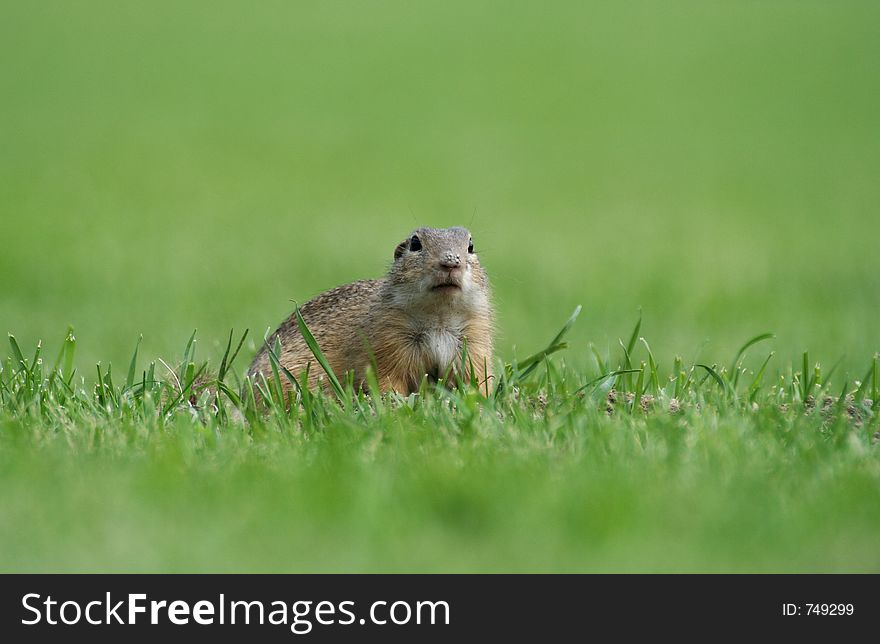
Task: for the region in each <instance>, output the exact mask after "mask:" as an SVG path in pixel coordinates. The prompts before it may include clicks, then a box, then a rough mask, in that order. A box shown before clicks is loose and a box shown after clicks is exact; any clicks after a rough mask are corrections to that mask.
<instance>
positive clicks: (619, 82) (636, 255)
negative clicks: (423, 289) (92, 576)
mask: <svg viewBox="0 0 880 644" xmlns="http://www.w3.org/2000/svg"><path fill="white" fill-rule="evenodd" d="M2 15H3V20H0V95H2V97H3V100H2V101H0V143H2V149H3V153H2V154H0V332H3V331H9V332H11V333H12V334H14V335H15V337H16V338H17V340H18V344H19V345H20V347H21V348H22V352H23V353H24V354H25V355H24V356H23V357H25V358H26V361H27V363H28V368H29V369H30V368H31V363H32V361H33V350H34V348H35V347H36V346H37V343H38V342H39V341H41V340H42V341H43V347H44V355H43V363H42V365H35V366H34V374H32V375H26V374H22V369H23V368H22V367H21V366H20V361H19V360H18V358H17V356H14V355H13V354H14V351H13V350H12V347H10V348H9V352H8V355H10V356H12V357H13V360H12V362H11V363H9V362H7V363H4V366H3V374H2V377H0V381H2V382H3V383H4V387H5V389H0V425H2V439H0V440H2V442H0V486H2V489H3V494H2V495H0V568H2V569H6V570H61V569H64V570H68V569H78V570H131V569H137V570H155V569H165V570H221V569H234V570H245V569H248V570H251V569H252V570H292V569H296V570H328V569H345V570H349V569H353V570H415V569H419V570H447V569H449V570H451V569H459V570H522V569H528V570H645V569H648V570H661V569H662V570H722V569H723V570H793V571H797V570H817V569H818V570H841V569H843V570H874V571H876V570H877V569H878V557H877V555H876V554H875V552H874V550H876V549H872V548H871V544H872V543H874V542H876V538H873V540H872V537H876V534H877V528H878V523H880V521H878V516H877V512H878V511H877V510H876V508H877V507H878V506H880V503H878V498H877V490H878V489H880V476H878V471H877V447H876V446H874V445H873V444H872V443H871V440H872V438H871V437H872V435H873V433H874V432H876V431H877V421H876V416H875V415H874V414H875V412H876V409H871V410H869V409H865V408H864V399H870V400H871V401H872V407H873V405H874V403H876V401H877V399H878V395H877V394H876V392H875V389H876V382H877V378H876V376H875V375H874V374H875V370H876V367H875V361H874V360H872V357H873V356H874V355H876V353H877V352H878V351H880V337H878V332H877V329H878V328H880V327H878V320H880V297H878V294H880V255H878V253H877V240H878V239H880V212H878V205H877V204H880V182H878V181H877V180H876V177H878V176H880V144H878V137H877V132H880V75H878V74H877V65H876V61H877V60H880V38H877V33H876V31H877V29H876V25H877V24H880V4H878V3H876V2H871V1H867V0H865V1H859V0H843V1H840V2H821V1H816V0H803V1H795V0H787V1H779V2H772V3H766V2H764V3H759V2H726V3H721V2H713V3H706V2H702V1H699V0H673V1H671V2H656V1H654V0H636V1H634V2H628V3H613V2H604V1H595V2H593V1H585V2H560V3H554V4H553V5H552V6H544V5H539V4H535V3H517V2H500V1H499V2H479V3H474V2H458V1H453V2H446V3H429V2H395V1H380V2H371V3H364V4H362V5H361V4H356V3H350V2H344V3H337V2H321V3H289V2H266V3H261V4H260V5H259V6H254V5H253V4H248V3H241V2H228V1H221V2H210V3H208V2H187V3H185V5H181V4H180V3H177V2H169V1H164V0H159V1H157V2H152V3H149V4H133V3H118V2H109V1H89V2H83V3H76V5H73V4H63V3H57V2H29V3H11V2H6V3H3V14H2ZM455 224H458V225H467V226H469V227H470V228H471V229H472V231H473V233H474V239H475V243H476V248H477V251H478V252H479V253H480V257H481V262H482V263H483V265H484V266H485V267H486V269H487V270H488V273H489V275H490V278H491V280H492V285H493V293H494V302H495V306H496V309H497V314H498V315H497V318H498V325H499V334H498V355H499V359H500V360H502V361H504V362H506V363H511V364H513V363H518V365H519V366H518V371H517V373H521V371H524V370H525V369H528V368H529V367H530V366H533V370H532V371H531V373H529V374H528V376H527V378H526V380H524V381H523V382H521V383H519V384H518V385H517V389H514V387H513V386H512V383H511V387H510V388H509V389H508V390H506V391H505V392H504V393H503V394H502V395H501V396H499V397H498V398H496V399H493V400H492V401H491V402H489V403H480V408H481V409H482V410H483V411H482V412H479V413H478V412H476V411H474V410H476V409H477V408H478V407H477V405H478V399H477V398H476V397H475V396H472V397H470V398H469V397H467V396H465V399H463V400H462V401H458V400H456V402H455V405H456V408H457V411H456V413H452V412H451V411H449V410H444V409H443V408H442V406H443V404H446V403H444V400H446V399H441V398H438V397H437V396H436V395H434V394H431V393H430V392H426V395H425V397H424V398H423V399H419V400H420V402H419V403H418V405H416V408H415V409H411V407H410V405H409V404H403V403H401V402H400V401H386V402H384V403H382V405H380V407H379V408H377V409H375V411H376V415H375V416H374V415H373V414H372V413H368V412H366V411H364V410H360V409H359V408H355V407H352V406H351V405H350V404H349V403H348V402H346V405H347V406H343V407H337V403H336V402H334V401H335V399H336V396H335V394H333V395H331V396H330V397H329V398H320V399H314V400H313V399H312V398H310V397H309V398H305V399H304V400H305V402H307V403H308V404H309V405H311V407H310V408H309V410H308V411H307V412H306V411H304V410H303V408H302V406H296V407H295V409H296V410H297V411H296V412H295V413H296V414H298V416H294V417H292V418H288V417H287V416H286V415H284V414H281V413H280V412H278V411H277V410H276V411H275V412H273V413H272V414H271V415H270V417H269V418H267V419H265V420H258V419H257V417H256V416H255V413H254V411H253V409H252V408H249V404H250V403H249V401H248V400H247V399H245V400H244V401H242V400H238V401H237V402H231V401H230V399H229V398H230V396H232V397H239V398H240V397H241V394H242V389H241V388H240V386H239V385H240V383H239V379H240V378H241V376H242V374H243V372H244V367H245V363H246V362H247V361H248V360H249V359H250V358H251V357H252V355H253V354H254V352H255V350H256V347H257V344H258V343H259V342H260V341H261V339H262V337H263V334H264V332H265V331H266V329H267V328H269V327H273V328H274V326H275V325H276V324H277V323H278V322H279V321H280V320H281V319H283V318H284V316H286V315H288V314H289V313H290V311H291V309H292V308H293V305H292V301H298V302H305V301H306V300H307V299H308V298H309V297H311V296H313V295H315V294H317V293H318V292H320V291H322V290H325V289H327V288H331V287H333V286H336V285H339V284H342V283H345V282H349V281H352V280H355V279H361V278H367V277H376V276H379V275H381V274H382V273H383V272H384V271H385V269H386V267H387V265H388V263H389V262H390V260H391V256H392V252H393V249H394V246H395V245H396V243H397V242H399V241H400V240H401V239H403V238H404V236H405V235H406V234H407V233H408V232H409V231H410V230H411V229H413V228H415V227H417V226H420V225H432V226H444V225H455ZM578 304H582V305H583V311H582V313H581V315H580V317H579V318H578V321H577V323H576V324H575V325H574V327H573V328H572V329H571V330H570V332H569V333H568V334H567V335H566V336H565V338H564V339H562V340H561V342H565V343H567V344H568V347H567V349H565V350H562V349H559V350H558V351H555V352H554V353H553V355H552V356H551V357H550V359H549V362H548V361H546V360H544V359H543V357H542V356H539V357H538V358H536V359H535V361H533V362H532V363H531V364H528V363H527V361H526V357H527V356H530V355H532V354H533V352H535V351H538V350H540V348H541V347H544V346H548V347H552V345H553V343H549V344H548V340H549V339H550V338H552V337H553V334H554V332H555V330H556V329H557V328H558V327H559V326H560V323H561V322H562V321H563V320H565V316H566V315H567V314H568V313H569V312H570V311H572V310H573V309H574V308H575V306H577V305H578ZM640 307H641V310H643V311H644V318H645V319H644V325H643V328H642V329H640V330H639V331H638V332H637V333H632V325H633V319H634V316H635V315H637V313H636V312H637V311H638V310H639V309H640ZM69 325H70V326H73V327H74V328H75V329H76V343H75V344H76V346H75V349H76V351H75V352H74V351H73V348H74V347H73V344H74V343H73V341H70V342H64V341H63V339H64V337H63V331H64V329H66V328H67V327H68V326H69ZM230 328H235V329H246V328H247V329H250V330H251V332H250V334H249V335H248V337H247V338H246V340H245V342H244V344H243V345H242V346H241V349H240V352H239V355H238V357H237V359H236V361H235V362H234V363H233V364H232V366H231V368H230V367H229V365H228V364H227V365H226V366H225V367H224V368H223V369H221V368H220V367H221V361H222V358H223V356H224V353H225V351H226V347H227V343H228V341H229V329H230ZM192 329H198V334H197V336H196V340H195V341H194V344H190V345H189V347H188V349H187V351H186V353H187V354H188V355H184V353H182V352H181V349H182V348H183V347H184V346H186V345H185V343H184V342H182V341H181V340H184V339H186V338H187V337H189V334H190V333H191V332H192ZM765 331H767V332H773V333H774V334H775V337H774V338H772V339H764V340H762V341H760V342H759V343H757V344H755V345H754V346H752V347H750V348H749V349H748V351H747V352H746V353H745V356H744V357H742V359H741V360H740V359H734V358H735V356H736V355H737V352H738V350H739V348H740V347H741V346H743V344H744V343H745V342H746V340H748V339H749V338H751V337H754V336H756V335H757V334H759V333H762V332H765ZM641 336H645V337H647V338H648V339H649V340H650V349H649V348H648V345H646V344H645V343H642V342H641V341H640V340H639V338H640V337H641ZM138 337H142V340H141V341H140V342H139V343H138V340H137V339H138ZM240 337H241V336H239V335H238V334H236V335H235V336H234V337H233V338H232V341H231V345H232V346H231V347H230V349H229V354H227V356H229V355H231V354H232V352H233V351H234V350H235V348H236V346H237V343H238V339H239V338H240ZM621 339H622V344H623V345H624V347H621V344H620V343H619V340H621ZM136 344H138V347H139V348H138V352H137V361H136V368H135V369H134V370H133V371H131V370H130V368H129V367H130V364H131V362H132V360H131V358H132V353H133V351H134V347H135V345H136ZM65 347H66V350H65ZM624 348H626V349H627V353H628V354H629V355H628V356H627V355H625V354H624V351H623V349H624ZM771 351H773V352H775V353H774V356H773V357H772V358H770V360H769V362H767V366H766V368H765V370H764V372H763V375H762V377H761V378H758V377H757V376H758V374H759V372H760V371H761V368H762V365H763V364H764V362H765V360H766V359H767V357H768V355H769V354H770V353H771ZM59 352H61V360H60V362H59V363H58V365H57V369H56V368H55V367H56V364H55V362H56V360H55V359H56V356H57V355H58V354H59ZM805 352H806V353H805ZM597 354H598V358H597ZM0 355H3V352H0ZM194 355H195V356H197V357H198V358H197V359H194V358H193V356H194ZM159 358H162V359H164V360H165V362H167V363H168V364H169V365H171V366H172V367H173V368H174V370H175V372H176V373H175V377H172V376H171V375H170V374H169V372H168V371H167V370H166V369H165V367H164V366H163V365H162V363H161V362H159ZM204 361H209V362H210V365H209V366H208V368H207V369H206V370H205V371H203V372H202V374H200V375H199V378H198V379H196V378H195V376H196V375H197V374H198V371H199V369H200V368H201V367H202V364H203V363H204ZM740 362H742V365H743V369H745V372H741V371H740V370H738V369H737V368H736V365H737V364H738V363H740ZM96 363H100V366H99V368H98V369H96V368H95V364H96ZM152 363H155V364H156V367H155V370H154V372H153V377H150V378H148V379H147V380H149V381H151V382H150V383H149V384H148V386H147V387H144V380H145V378H144V371H148V370H149V365H150V364H152ZM642 363H645V368H644V369H643V367H642ZM816 363H821V365H822V368H821V369H820V370H819V373H818V375H817V373H816V370H815V365H816ZM190 365H192V367H190ZM548 365H550V366H549V367H548ZM699 365H704V366H699ZM835 365H836V367H835ZM832 367H835V368H834V370H833V373H832ZM74 369H76V376H75V377H74V378H73V380H71V381H70V383H69V385H68V386H69V387H70V388H71V389H72V392H71V391H67V389H66V388H65V386H64V385H63V384H62V382H66V381H67V379H68V378H69V377H70V374H71V373H72V372H73V370H74ZM59 371H60V373H61V374H63V375H62V376H57V375H56V376H53V375H52V374H54V373H58V372H59ZM219 371H223V372H224V373H223V381H224V383H226V389H227V391H224V392H223V400H224V401H225V402H224V405H223V406H222V407H223V409H224V410H227V407H228V408H229V409H228V410H227V411H229V412H230V413H231V409H232V408H233V407H235V408H239V409H240V412H241V413H242V414H244V416H245V418H246V419H249V420H248V424H246V425H244V424H243V421H242V420H241V419H240V418H239V417H238V415H237V414H232V415H231V416H230V417H226V416H223V415H222V414H223V412H221V416H220V417H219V418H215V417H214V416H211V415H210V414H208V413H207V412H205V411H197V412H194V411H193V410H192V409H191V408H190V407H189V394H190V393H191V392H187V391H184V392H181V391H180V389H181V388H182V387H184V386H185V385H186V384H187V383H188V382H189V381H190V379H192V380H194V381H195V382H196V383H197V384H198V383H200V382H202V381H203V379H204V377H205V375H206V374H214V375H217V374H218V372H219ZM613 371H622V372H626V373H620V374H619V375H618V376H616V381H615V383H614V388H615V390H616V391H617V392H618V402H617V405H616V407H615V410H614V413H613V414H612V415H611V416H610V417H609V416H606V414H605V406H606V402H605V398H604V396H607V391H606V389H607V387H608V384H609V383H608V382H606V381H604V380H603V379H601V378H600V376H602V375H603V374H604V373H608V372H613ZM13 372H15V374H13ZM682 372H683V373H684V374H685V375H684V376H681V373H682ZM129 374H131V375H129ZM866 374H868V377H866ZM340 376H341V374H340ZM513 376H514V374H513V373H512V374H511V377H513ZM175 378H176V380H175ZM279 378H286V375H285V374H283V372H282V373H279ZM597 378H600V380H599V381H598V382H593V381H594V380H596V379H597ZM50 380H51V382H50ZM99 380H100V381H101V382H103V383H104V385H101V386H100V387H98V389H97V390H96V389H95V387H96V383H97V382H98V381H99ZM154 380H155V381H157V382H155V383H153V382H152V381H154ZM178 381H179V382H178ZM857 382H858V383H860V384H858V385H857V384H856V383H857ZM138 383H140V388H139V387H138ZM260 384H261V386H264V387H266V388H267V390H266V393H267V394H270V397H271V392H270V391H269V389H271V388H273V387H275V386H276V385H277V383H276V384H273V383H272V382H267V383H260ZM597 384H598V385H599V387H598V388H596V387H595V386H596V385H597ZM585 385H588V386H586V387H585ZM753 385H754V386H753ZM344 386H345V382H344V379H342V380H341V382H340V387H344ZM582 388H583V389H582ZM676 388H677V389H678V393H676ZM579 389H580V391H578V390H579ZM642 390H646V391H647V393H648V394H649V395H651V396H654V397H655V399H656V400H655V404H654V405H653V407H652V408H651V410H650V412H649V413H648V414H647V415H645V414H643V413H642V412H641V409H640V406H638V405H637V406H636V407H635V409H632V410H630V409H628V408H627V407H626V405H627V403H626V392H631V393H633V395H634V399H635V400H640V399H641V394H642ZM660 390H663V393H660ZM147 393H149V394H150V395H149V396H147ZM244 393H245V394H247V391H244ZM50 394H51V395H50ZM847 394H849V395H851V396H852V401H847V399H846V396H847ZM808 395H813V396H814V398H815V400H816V401H817V408H816V409H814V410H813V411H812V412H811V413H810V414H806V413H805V412H806V411H807V409H806V408H805V406H804V400H805V399H806V398H807V396H808ZM620 396H622V398H620ZM825 396H830V397H831V398H832V401H833V404H832V409H831V410H826V413H825V414H823V413H822V405H823V400H824V397H825ZM671 397H676V398H677V399H678V400H679V401H680V402H681V405H682V410H681V412H680V413H677V414H669V413H668V408H669V404H670V402H671V400H670V399H671ZM175 398H179V399H178V400H177V401H175ZM346 401H347V399H346ZM753 402H754V403H756V404H757V407H758V408H757V410H753V409H752V403H753ZM172 403H173V404H172ZM447 403H448V401H447ZM372 404H375V400H374V402H373V403H372ZM151 405H153V406H154V408H153V407H151ZM780 405H788V407H787V409H786V410H785V411H781V410H780ZM108 406H109V410H108ZM166 407H168V409H166ZM249 410H250V411H249ZM166 412H167V413H166ZM498 412H500V413H501V417H499V416H498ZM859 415H861V418H859ZM502 418H503V420H502ZM859 422H860V423H861V424H859Z"/></svg>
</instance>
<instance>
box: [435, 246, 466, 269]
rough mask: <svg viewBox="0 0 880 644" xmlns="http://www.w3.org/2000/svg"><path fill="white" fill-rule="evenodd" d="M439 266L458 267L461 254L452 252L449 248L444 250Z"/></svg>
mask: <svg viewBox="0 0 880 644" xmlns="http://www.w3.org/2000/svg"><path fill="white" fill-rule="evenodd" d="M440 266H442V267H443V268H458V267H459V266H461V255H458V254H457V253H453V252H452V251H451V250H448V251H446V252H445V253H443V256H442V257H441V258H440Z"/></svg>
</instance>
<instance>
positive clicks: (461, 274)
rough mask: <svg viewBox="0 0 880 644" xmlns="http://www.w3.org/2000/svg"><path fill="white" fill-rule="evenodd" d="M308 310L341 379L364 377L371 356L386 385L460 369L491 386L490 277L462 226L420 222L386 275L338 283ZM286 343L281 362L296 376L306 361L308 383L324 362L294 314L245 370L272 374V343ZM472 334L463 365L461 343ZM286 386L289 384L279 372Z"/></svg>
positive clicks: (404, 385)
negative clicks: (319, 360) (425, 225)
mask: <svg viewBox="0 0 880 644" xmlns="http://www.w3.org/2000/svg"><path fill="white" fill-rule="evenodd" d="M300 312H301V313H302V316H303V319H304V320H305V322H306V324H307V325H308V327H309V329H310V330H311V332H312V334H313V335H314V336H315V339H316V340H317V342H318V345H319V346H320V347H321V350H322V351H323V353H324V355H325V356H326V358H327V361H328V362H329V363H330V366H331V367H332V368H333V371H334V372H335V373H336V374H337V376H339V377H340V378H342V375H343V374H344V373H346V372H350V371H351V372H354V378H355V380H354V382H355V384H356V385H357V386H361V385H363V384H364V379H365V374H366V369H367V366H368V365H370V364H372V363H374V364H375V368H376V371H377V373H376V375H377V378H378V381H379V387H380V389H381V390H382V391H396V392H398V393H402V394H410V393H412V392H414V391H417V390H418V388H419V384H420V383H421V381H422V378H423V377H424V376H425V375H427V377H428V379H429V380H431V381H433V382H437V381H438V380H441V379H442V380H444V381H445V382H446V383H447V384H448V385H451V384H453V383H454V380H455V378H454V372H455V371H457V372H458V373H460V374H461V375H462V376H463V377H464V379H465V381H466V382H467V381H470V379H471V370H473V375H474V376H475V377H476V381H477V382H478V383H479V387H480V391H481V392H483V393H484V394H486V395H488V392H489V391H490V390H491V386H492V382H491V380H492V331H493V327H492V308H491V304H490V302H489V281H488V279H487V277H486V273H485V271H484V270H483V268H482V267H481V266H480V261H479V259H478V258H477V255H476V253H475V252H474V243H473V240H472V238H471V235H470V232H468V231H467V230H466V229H465V228H459V227H456V228H445V229H437V228H419V229H418V230H416V231H414V232H413V233H412V234H411V235H409V236H408V237H407V238H406V239H404V240H403V241H402V242H400V243H399V244H398V245H397V247H396V248H395V249H394V262H393V263H392V264H391V268H390V269H389V271H388V274H387V275H386V276H385V277H384V278H383V279H378V280H362V281H358V282H352V283H351V284H346V285H344V286H339V287H337V288H334V289H332V290H329V291H327V292H325V293H322V294H320V295H318V296H317V297H315V298H314V299H312V300H309V301H308V302H306V303H305V304H304V305H303V306H302V307H301V308H300ZM276 338H277V339H278V340H279V341H280V343H281V353H280V355H279V361H280V363H281V365H283V366H284V367H286V368H287V369H289V370H290V372H291V373H292V374H294V375H295V376H296V377H299V376H300V374H301V373H302V372H303V371H304V369H305V368H306V365H307V364H308V363H312V364H311V365H310V366H309V374H310V377H309V380H310V383H309V384H310V386H313V387H314V386H315V384H316V382H317V379H318V378H319V377H321V376H323V375H324V374H323V371H322V370H321V368H320V366H319V365H318V364H317V362H316V361H315V358H314V356H313V355H312V352H311V351H310V350H309V348H308V346H307V345H306V343H305V340H304V339H303V337H302V335H301V334H300V332H299V328H298V325H297V321H296V316H295V314H293V315H291V316H290V317H289V318H287V319H286V320H285V321H284V322H283V323H282V324H281V326H279V327H278V329H277V330H276V331H275V332H274V333H273V334H272V335H270V336H269V337H268V338H267V340H266V343H264V345H263V346H262V348H261V349H260V350H259V352H258V353H257V355H256V357H255V358H254V361H253V363H252V364H251V367H250V369H249V371H248V373H249V375H251V376H252V377H256V378H259V376H260V374H262V375H263V376H265V377H266V379H267V380H268V379H270V378H271V377H272V366H271V363H270V357H269V353H268V349H269V348H270V347H274V346H275V341H276ZM465 342H466V343H467V356H468V360H467V364H465V365H462V364H461V362H462V359H461V358H462V346H463V344H464V343H465ZM282 385H283V386H284V387H285V388H289V386H290V385H289V383H288V382H287V381H286V379H285V378H282Z"/></svg>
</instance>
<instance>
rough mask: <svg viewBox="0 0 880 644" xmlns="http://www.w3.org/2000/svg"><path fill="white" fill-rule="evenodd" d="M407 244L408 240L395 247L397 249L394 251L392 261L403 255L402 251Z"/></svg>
mask: <svg viewBox="0 0 880 644" xmlns="http://www.w3.org/2000/svg"><path fill="white" fill-rule="evenodd" d="M408 243H409V239H404V240H403V241H402V242H400V243H399V244H398V245H397V248H395V249H394V259H399V258H400V256H401V255H403V251H405V250H406V245H407V244H408Z"/></svg>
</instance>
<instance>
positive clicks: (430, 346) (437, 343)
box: [421, 327, 461, 378]
mask: <svg viewBox="0 0 880 644" xmlns="http://www.w3.org/2000/svg"><path fill="white" fill-rule="evenodd" d="M421 349H422V354H423V358H424V360H423V362H424V365H425V370H426V372H428V373H432V374H433V375H435V376H437V377H440V378H442V377H444V376H445V375H446V373H447V372H448V370H449V367H450V365H451V364H452V363H453V361H454V360H455V359H456V357H457V356H458V354H459V352H460V351H461V331H460V330H459V329H452V328H449V327H435V328H431V329H425V331H423V335H422V345H421Z"/></svg>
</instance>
